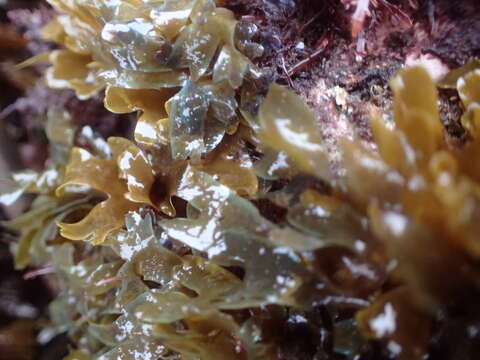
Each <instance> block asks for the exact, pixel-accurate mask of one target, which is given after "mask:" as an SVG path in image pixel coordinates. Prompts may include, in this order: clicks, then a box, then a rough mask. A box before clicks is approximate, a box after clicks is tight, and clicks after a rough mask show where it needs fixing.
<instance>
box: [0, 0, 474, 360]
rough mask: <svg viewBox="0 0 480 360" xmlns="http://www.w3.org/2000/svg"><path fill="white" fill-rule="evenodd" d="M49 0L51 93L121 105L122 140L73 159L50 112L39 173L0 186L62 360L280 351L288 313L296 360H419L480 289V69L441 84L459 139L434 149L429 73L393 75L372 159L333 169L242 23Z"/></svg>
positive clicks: (20, 257)
mask: <svg viewBox="0 0 480 360" xmlns="http://www.w3.org/2000/svg"><path fill="white" fill-rule="evenodd" d="M49 2H50V3H51V4H52V6H54V7H55V8H56V9H57V10H58V11H59V12H60V14H61V15H59V16H58V17H57V18H56V19H54V20H53V21H52V22H51V23H50V24H49V25H48V26H47V27H46V28H45V29H44V31H43V35H44V37H45V38H46V39H48V40H50V41H54V42H56V43H57V44H59V45H61V46H62V49H60V50H55V51H53V52H51V53H50V54H48V60H49V62H50V64H51V66H50V67H49V68H48V70H47V71H46V74H45V79H46V81H47V83H48V85H49V86H51V87H60V88H65V87H66V88H71V89H73V90H75V92H76V94H77V96H78V97H79V98H80V99H86V98H89V97H91V96H94V95H95V94H97V93H99V92H100V91H102V90H103V89H105V99H104V103H105V107H106V108H107V109H108V110H110V111H112V112H114V113H130V112H139V118H138V121H137V123H136V129H135V132H134V140H135V141H132V140H128V139H125V138H120V137H111V138H109V139H108V141H107V142H106V143H105V142H101V141H100V143H98V144H97V146H95V141H93V140H92V141H90V142H89V144H90V145H91V146H89V147H88V148H82V147H81V146H79V144H78V141H76V140H75V139H76V138H77V137H78V136H79V133H82V131H81V130H80V129H76V128H75V127H74V126H73V125H72V121H71V117H70V116H69V114H68V113H58V112H52V113H50V114H49V119H48V122H47V136H48V138H49V141H50V143H51V145H52V151H51V152H52V159H53V160H54V161H52V162H51V164H52V165H50V167H49V168H47V169H46V170H45V171H44V172H42V173H34V172H31V171H25V172H21V173H17V174H15V175H14V178H13V180H14V181H15V183H16V184H17V186H16V187H15V188H13V189H12V191H11V192H9V193H5V194H2V195H0V201H2V202H4V203H12V202H13V201H14V200H16V199H17V198H18V197H19V196H21V194H22V193H24V192H28V193H34V194H38V196H37V197H36V199H35V201H34V202H33V204H32V207H31V210H29V211H28V212H26V213H24V214H23V215H21V216H19V217H18V218H16V219H13V220H11V221H9V222H7V223H6V224H5V225H6V226H7V227H9V228H11V229H12V230H16V231H18V232H20V238H19V241H18V242H17V243H16V244H15V245H14V246H13V247H12V251H13V253H14V256H15V262H16V267H17V268H18V269H23V268H25V267H27V266H42V265H44V264H52V266H53V267H54V268H55V271H56V276H57V277H58V280H59V282H60V287H61V289H62V291H61V292H60V293H59V295H58V296H57V298H56V299H55V300H54V301H53V302H52V303H51V305H50V317H51V322H52V326H53V327H54V328H55V329H56V331H58V332H67V333H68V336H69V338H70V339H71V342H72V344H73V345H74V348H73V349H72V350H71V352H70V354H69V355H68V356H67V359H70V360H72V359H91V358H95V359H102V360H104V359H137V358H138V357H139V356H140V358H144V359H192V360H193V359H220V360H221V359H225V360H227V359H277V358H278V357H277V354H278V348H279V347H281V342H282V341H283V340H282V339H283V338H282V336H284V335H285V334H284V328H283V327H285V326H286V325H285V324H292V323H295V324H304V326H305V327H306V328H307V329H308V331H310V332H312V333H314V334H316V335H315V339H317V340H315V341H317V343H315V346H316V347H315V349H314V353H313V354H310V357H311V358H314V356H317V357H318V358H329V357H327V356H330V357H331V358H333V356H336V355H338V354H342V355H343V356H345V357H346V358H349V359H353V358H355V357H356V356H357V355H360V354H362V353H365V352H368V351H369V349H370V348H369V346H370V345H371V344H372V342H373V341H377V342H380V343H383V344H386V345H387V346H386V347H387V349H388V351H389V354H390V356H392V357H394V358H398V359H420V358H423V357H424V355H425V354H426V352H427V350H428V346H429V342H430V341H431V337H432V334H433V328H434V324H435V322H436V321H438V320H439V318H441V317H442V316H444V312H445V308H446V306H447V305H448V304H450V303H451V302H452V301H459V302H461V301H465V296H466V297H467V299H468V296H474V295H470V294H475V293H476V292H478V290H479V284H478V281H477V280H476V279H477V278H478V276H477V275H479V274H478V272H479V270H480V269H479V262H478V261H479V256H480V247H479V245H478V241H477V235H476V234H478V233H479V230H480V229H479V226H480V225H479V224H480V221H478V219H479V214H480V203H479V200H480V191H479V190H480V187H479V185H480V168H479V167H478V166H477V165H475V164H472V161H471V159H476V158H478V156H479V155H480V142H479V137H478V134H479V132H478V129H479V126H480V125H479V122H480V112H479V111H478V109H479V106H480V85H479V84H480V68H479V67H478V62H472V63H469V64H468V65H467V66H466V67H465V68H464V69H459V70H455V71H452V72H451V73H450V74H448V75H447V77H446V78H445V79H444V80H443V81H441V82H440V83H439V84H438V86H441V87H446V88H454V89H456V90H457V91H458V93H459V96H460V99H461V101H462V104H463V106H464V109H465V111H464V114H463V116H462V118H461V123H462V125H463V126H464V128H465V129H466V130H467V131H468V132H469V133H470V135H471V140H470V141H468V142H467V143H466V144H465V145H464V146H462V147H456V148H453V147H452V146H451V145H449V144H448V143H447V141H446V140H445V137H444V134H443V128H442V125H441V122H440V117H439V111H438V107H437V89H436V86H437V85H436V84H434V83H433V81H432V80H431V79H430V77H429V75H428V73H427V72H426V71H425V70H424V69H423V68H420V67H416V68H410V69H405V70H402V71H400V72H399V74H397V75H396V76H395V77H394V78H393V79H392V82H391V88H392V90H393V93H394V105H393V120H394V125H393V126H390V125H387V124H385V122H384V121H383V120H382V119H381V118H374V119H372V123H371V126H372V130H373V133H374V138H375V142H376V144H377V145H378V152H372V151H371V150H369V149H367V148H366V147H365V146H364V145H363V144H362V143H361V142H360V141H359V140H351V139H346V138H345V139H343V140H342V150H343V164H342V166H343V167H344V168H345V173H344V175H341V176H338V175H335V174H333V173H332V171H331V169H330V167H329V163H328V159H327V156H326V150H325V148H324V145H323V143H322V139H321V137H320V135H319V131H318V128H317V126H318V125H317V121H316V118H315V116H314V114H313V113H312V112H311V111H310V110H309V108H308V107H307V106H306V105H305V104H304V103H303V102H302V100H301V99H300V97H299V96H297V95H295V94H294V93H293V92H291V91H289V90H287V89H285V88H283V87H281V86H279V85H277V84H270V83H269V80H268V77H267V76H266V75H265V74H262V72H261V70H260V69H259V68H257V67H256V66H255V65H254V63H253V62H252V60H253V59H254V58H255V57H257V56H259V55H260V54H261V51H262V46H261V45H260V44H256V43H255V42H253V41H251V39H252V32H254V31H255V29H254V28H251V25H249V26H250V28H249V29H247V30H245V26H246V25H245V24H242V23H241V22H239V21H237V20H236V19H235V16H234V14H233V13H232V12H231V11H229V10H227V9H225V8H222V7H219V6H217V4H215V2H213V1H212V0H181V1H174V0H165V1H143V0H128V1H127V0H123V1H122V0H113V1H108V2H104V1H100V0H88V1H85V0H83V1H80V0H73V1H63V0H50V1H49ZM45 59H46V56H45V55H42V57H41V58H40V60H45ZM32 61H35V60H32ZM79 130H80V131H79ZM64 135H68V136H64ZM92 144H93V145H92ZM252 149H253V150H252ZM180 200H181V202H179V201H180ZM179 204H183V205H179ZM261 204H266V206H267V210H268V211H262V206H261ZM275 214H278V216H274V215H275ZM72 240H73V241H72ZM432 249H435V253H434V254H432ZM460 268H462V272H460V271H459V269H460ZM465 289H466V290H467V291H466V290H465ZM465 292H467V295H463V294H464V293H465ZM459 294H461V296H463V299H464V300H462V299H457V296H460V295H459ZM461 296H460V297H461ZM319 311H324V312H325V311H326V312H328V313H329V314H330V315H329V316H331V318H330V321H331V322H332V324H331V325H330V327H331V331H332V332H333V334H334V339H333V340H332V341H333V344H331V346H330V347H328V346H326V345H325V344H324V343H322V341H321V336H320V332H321V329H322V327H323V326H324V325H325V324H323V323H322V321H319V320H318V319H315V316H314V314H316V313H318V312H319ZM305 351H306V350H305ZM309 351H310V350H309ZM335 354H336V355H335Z"/></svg>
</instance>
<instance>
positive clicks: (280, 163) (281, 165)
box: [267, 151, 288, 175]
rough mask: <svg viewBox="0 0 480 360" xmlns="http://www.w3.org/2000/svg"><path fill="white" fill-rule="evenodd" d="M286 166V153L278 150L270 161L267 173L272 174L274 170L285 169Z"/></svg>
mask: <svg viewBox="0 0 480 360" xmlns="http://www.w3.org/2000/svg"><path fill="white" fill-rule="evenodd" d="M287 168H288V163H287V154H285V153H284V152H283V151H280V152H279V153H278V155H277V158H276V159H275V161H274V162H272V164H271V165H270V167H269V168H268V170H267V174H268V175H274V173H275V171H277V170H281V169H287Z"/></svg>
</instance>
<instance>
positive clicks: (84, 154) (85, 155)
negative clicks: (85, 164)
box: [78, 149, 92, 161]
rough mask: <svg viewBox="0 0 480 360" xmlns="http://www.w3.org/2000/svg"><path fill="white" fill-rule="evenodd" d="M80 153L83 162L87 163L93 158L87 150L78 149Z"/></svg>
mask: <svg viewBox="0 0 480 360" xmlns="http://www.w3.org/2000/svg"><path fill="white" fill-rule="evenodd" d="M78 153H79V155H80V160H81V161H87V160H90V159H91V158H92V154H90V153H89V152H88V151H87V150H84V149H78Z"/></svg>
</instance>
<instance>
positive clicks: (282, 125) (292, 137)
mask: <svg viewBox="0 0 480 360" xmlns="http://www.w3.org/2000/svg"><path fill="white" fill-rule="evenodd" d="M275 125H276V127H277V130H278V132H279V133H280V135H281V136H282V137H283V138H284V139H285V140H286V141H288V142H289V143H291V144H293V145H295V146H297V147H299V148H301V149H304V150H307V151H321V150H322V147H321V146H320V145H319V144H316V143H313V142H311V141H310V140H309V136H308V133H306V132H297V131H294V130H292V129H291V126H292V121H291V120H290V119H277V120H276V122H275Z"/></svg>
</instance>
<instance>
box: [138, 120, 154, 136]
mask: <svg viewBox="0 0 480 360" xmlns="http://www.w3.org/2000/svg"><path fill="white" fill-rule="evenodd" d="M135 134H138V135H140V136H142V137H143V138H145V139H150V140H157V131H156V128H155V126H154V125H152V124H150V123H147V122H145V121H139V122H137V126H136V127H135Z"/></svg>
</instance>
